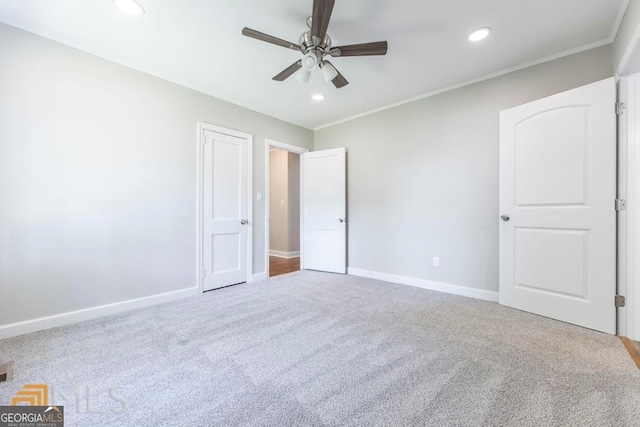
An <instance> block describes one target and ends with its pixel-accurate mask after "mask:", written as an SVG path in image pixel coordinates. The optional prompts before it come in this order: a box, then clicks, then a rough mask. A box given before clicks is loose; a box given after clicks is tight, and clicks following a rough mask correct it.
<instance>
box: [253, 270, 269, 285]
mask: <svg viewBox="0 0 640 427" xmlns="http://www.w3.org/2000/svg"><path fill="white" fill-rule="evenodd" d="M268 278H269V275H268V274H267V272H266V271H265V272H264V273H258V274H254V275H253V276H251V281H252V282H259V281H261V280H266V279H268Z"/></svg>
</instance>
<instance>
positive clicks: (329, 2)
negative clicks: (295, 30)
mask: <svg viewBox="0 0 640 427" xmlns="http://www.w3.org/2000/svg"><path fill="white" fill-rule="evenodd" d="M334 3H335V0H313V15H312V18H311V36H312V37H318V38H319V39H320V40H324V36H326V35H327V28H328V27H329V20H330V19H331V12H332V11H333V5H334Z"/></svg>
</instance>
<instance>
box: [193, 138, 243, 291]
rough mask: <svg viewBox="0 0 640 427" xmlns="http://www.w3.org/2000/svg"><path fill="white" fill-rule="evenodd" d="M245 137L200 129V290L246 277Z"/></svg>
mask: <svg viewBox="0 0 640 427" xmlns="http://www.w3.org/2000/svg"><path fill="white" fill-rule="evenodd" d="M248 167H249V159H248V141H247V139H244V138H238V137H235V136H229V135H225V134H222V133H217V132H212V131H209V130H205V131H204V147H203V172H204V176H203V185H202V190H203V195H202V200H203V224H202V228H203V232H204V235H203V248H202V254H203V260H202V264H203V270H204V271H203V286H202V287H203V290H205V291H208V290H211V289H215V288H220V287H223V286H229V285H234V284H236V283H242V282H246V281H247V262H248V260H247V257H248V228H249V224H248V221H247V218H248V215H247V214H248V187H247V185H248V169H247V168H248Z"/></svg>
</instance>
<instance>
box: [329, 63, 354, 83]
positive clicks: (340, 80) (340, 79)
mask: <svg viewBox="0 0 640 427" xmlns="http://www.w3.org/2000/svg"><path fill="white" fill-rule="evenodd" d="M324 62H326V63H327V64H329V65H331V66H332V67H333V68H335V70H336V71H337V72H338V75H337V76H335V77H334V79H333V80H331V83H333V85H334V86H335V87H337V88H338V89H340V88H341V87H345V86H346V85H348V84H349V81H348V80H347V79H345V78H344V76H343V75H342V74H340V71H338V69H337V68H336V67H335V66H334V65H333V64H332V63H331V62H329V61H324Z"/></svg>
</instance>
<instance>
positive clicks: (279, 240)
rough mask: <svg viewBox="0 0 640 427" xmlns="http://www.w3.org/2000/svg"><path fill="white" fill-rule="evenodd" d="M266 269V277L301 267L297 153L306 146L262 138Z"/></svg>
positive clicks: (299, 178) (298, 159) (299, 169)
mask: <svg viewBox="0 0 640 427" xmlns="http://www.w3.org/2000/svg"><path fill="white" fill-rule="evenodd" d="M266 142H267V143H266V148H267V153H266V165H265V166H266V168H265V171H266V178H267V180H266V181H267V182H266V186H267V197H266V203H267V206H266V207H265V208H266V209H265V211H266V214H267V230H266V231H267V239H266V241H267V251H266V254H267V262H266V265H267V272H268V275H269V277H273V276H278V275H281V274H286V273H291V272H294V271H299V270H300V269H301V265H302V263H301V257H300V249H301V234H300V229H301V227H300V222H301V211H300V208H301V192H300V183H301V164H300V163H301V154H302V153H305V152H307V151H308V150H306V149H304V148H300V147H296V146H293V145H289V144H284V143H281V142H277V141H273V140H267V141H266Z"/></svg>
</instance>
